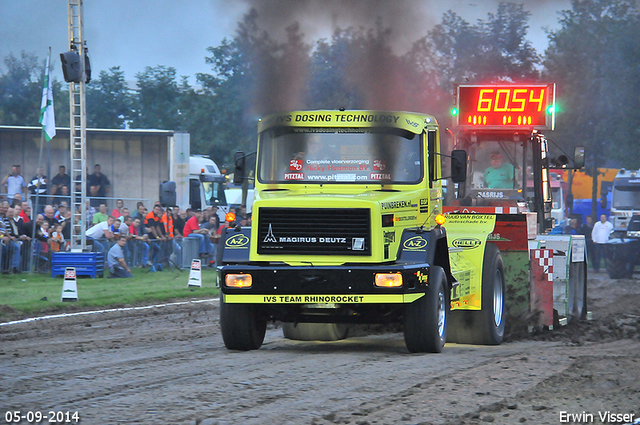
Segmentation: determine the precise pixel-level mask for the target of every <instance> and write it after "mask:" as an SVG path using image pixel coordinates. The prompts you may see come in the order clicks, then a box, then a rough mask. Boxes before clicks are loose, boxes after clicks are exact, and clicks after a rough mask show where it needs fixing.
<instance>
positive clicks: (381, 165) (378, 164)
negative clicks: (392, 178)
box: [373, 159, 387, 171]
mask: <svg viewBox="0 0 640 425" xmlns="http://www.w3.org/2000/svg"><path fill="white" fill-rule="evenodd" d="M385 168H387V163H386V162H385V161H383V160H381V159H374V160H373V171H383V170H384V169H385Z"/></svg>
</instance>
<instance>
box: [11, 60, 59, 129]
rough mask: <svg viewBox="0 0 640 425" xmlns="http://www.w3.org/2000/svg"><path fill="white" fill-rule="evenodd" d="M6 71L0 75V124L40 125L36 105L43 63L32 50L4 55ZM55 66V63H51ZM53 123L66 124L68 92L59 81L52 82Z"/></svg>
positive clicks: (44, 64)
mask: <svg viewBox="0 0 640 425" xmlns="http://www.w3.org/2000/svg"><path fill="white" fill-rule="evenodd" d="M4 63H5V65H6V67H7V72H6V73H2V74H0V124H4V125H23V126H40V123H39V122H38V121H39V119H40V104H41V101H42V88H43V84H44V72H45V66H46V63H45V61H44V60H42V61H41V60H40V59H39V58H38V57H37V56H36V55H34V54H32V53H26V52H24V51H23V52H22V53H21V54H20V57H16V56H14V55H13V54H12V53H10V54H9V55H8V56H6V57H5V58H4ZM54 66H55V62H54ZM52 89H53V97H54V98H53V104H54V108H55V116H56V125H57V126H58V127H61V126H63V127H64V126H68V125H69V124H68V123H69V93H68V90H63V89H62V83H61V82H60V81H58V80H56V79H55V78H54V79H53V81H52Z"/></svg>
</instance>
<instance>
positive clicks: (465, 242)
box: [451, 238, 482, 249]
mask: <svg viewBox="0 0 640 425" xmlns="http://www.w3.org/2000/svg"><path fill="white" fill-rule="evenodd" d="M451 245H453V246H455V247H457V248H463V249H464V248H466V249H474V248H477V247H479V246H480V245H482V241H481V240H480V239H477V238H458V239H455V240H454V241H453V242H451Z"/></svg>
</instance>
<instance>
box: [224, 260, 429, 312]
mask: <svg viewBox="0 0 640 425" xmlns="http://www.w3.org/2000/svg"><path fill="white" fill-rule="evenodd" d="M376 273H400V274H401V275H402V281H403V284H402V286H401V287H397V288H386V287H377V286H375V285H374V280H375V275H376ZM227 274H251V276H252V281H253V284H252V286H251V287H250V288H229V287H226V286H225V284H224V282H225V277H226V275H227ZM428 274H429V265H428V264H410V265H405V264H391V265H378V264H376V265H371V264H359V265H342V266H287V265H282V264H278V265H273V264H240V265H228V266H221V267H219V268H218V286H219V287H220V290H221V292H222V293H223V294H224V300H225V302H227V303H247V304H298V305H300V304H340V305H358V304H405V303H411V302H413V301H415V300H417V299H418V298H420V297H422V296H423V295H424V293H425V291H426V289H427V288H428V277H427V276H428Z"/></svg>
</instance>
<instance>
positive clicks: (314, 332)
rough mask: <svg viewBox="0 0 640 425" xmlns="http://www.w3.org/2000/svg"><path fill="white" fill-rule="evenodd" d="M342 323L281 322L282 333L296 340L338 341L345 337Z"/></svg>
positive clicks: (345, 327) (345, 329)
mask: <svg viewBox="0 0 640 425" xmlns="http://www.w3.org/2000/svg"><path fill="white" fill-rule="evenodd" d="M347 330H348V329H347V325H345V324H343V323H298V324H295V323H291V322H283V323H282V334H283V335H284V337H285V338H287V339H293V340H297V341H338V340H341V339H345V338H346V337H347Z"/></svg>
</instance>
